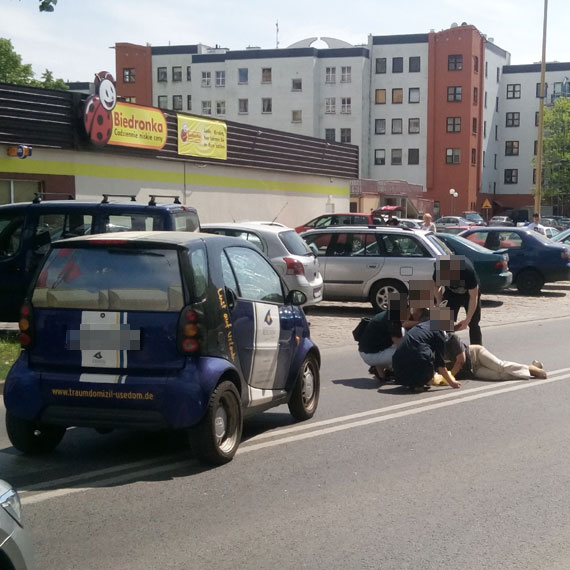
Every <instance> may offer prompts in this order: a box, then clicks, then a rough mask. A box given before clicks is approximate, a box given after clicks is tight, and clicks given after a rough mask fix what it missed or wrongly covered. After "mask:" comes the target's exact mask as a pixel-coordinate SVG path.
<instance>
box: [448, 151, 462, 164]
mask: <svg viewBox="0 0 570 570" xmlns="http://www.w3.org/2000/svg"><path fill="white" fill-rule="evenodd" d="M445 162H446V164H461V149H459V148H447V149H445Z"/></svg>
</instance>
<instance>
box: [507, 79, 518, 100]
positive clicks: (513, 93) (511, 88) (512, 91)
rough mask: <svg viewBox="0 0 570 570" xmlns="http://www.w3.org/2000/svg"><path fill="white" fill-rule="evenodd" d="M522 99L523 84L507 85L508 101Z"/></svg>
mask: <svg viewBox="0 0 570 570" xmlns="http://www.w3.org/2000/svg"><path fill="white" fill-rule="evenodd" d="M520 98H521V84H520V83H509V84H507V99H520Z"/></svg>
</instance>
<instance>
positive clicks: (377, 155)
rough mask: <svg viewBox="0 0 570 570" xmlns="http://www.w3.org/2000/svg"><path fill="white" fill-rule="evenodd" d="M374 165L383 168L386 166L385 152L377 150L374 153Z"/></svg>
mask: <svg viewBox="0 0 570 570" xmlns="http://www.w3.org/2000/svg"><path fill="white" fill-rule="evenodd" d="M374 164H377V165H378V166H384V165H385V164H386V150H385V149H383V148H377V149H376V150H375V151H374Z"/></svg>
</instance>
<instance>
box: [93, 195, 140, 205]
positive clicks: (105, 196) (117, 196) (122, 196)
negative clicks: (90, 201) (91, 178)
mask: <svg viewBox="0 0 570 570" xmlns="http://www.w3.org/2000/svg"><path fill="white" fill-rule="evenodd" d="M109 196H111V198H130V199H131V202H136V201H137V195H136V194H103V199H102V200H101V204H108V203H109Z"/></svg>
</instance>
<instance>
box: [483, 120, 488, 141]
mask: <svg viewBox="0 0 570 570" xmlns="http://www.w3.org/2000/svg"><path fill="white" fill-rule="evenodd" d="M483 138H487V121H483Z"/></svg>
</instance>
